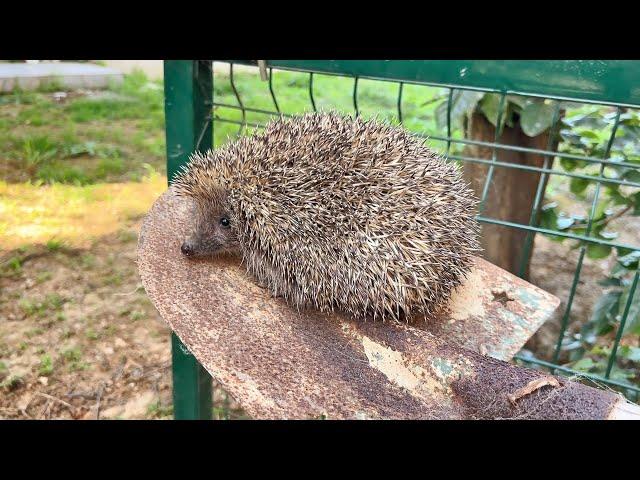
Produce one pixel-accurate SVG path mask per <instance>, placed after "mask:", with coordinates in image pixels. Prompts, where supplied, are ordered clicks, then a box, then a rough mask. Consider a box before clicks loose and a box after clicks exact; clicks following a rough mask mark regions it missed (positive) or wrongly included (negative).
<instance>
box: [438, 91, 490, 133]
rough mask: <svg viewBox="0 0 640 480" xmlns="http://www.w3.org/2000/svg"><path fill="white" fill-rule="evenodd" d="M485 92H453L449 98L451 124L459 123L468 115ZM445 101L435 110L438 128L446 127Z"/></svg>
mask: <svg viewBox="0 0 640 480" xmlns="http://www.w3.org/2000/svg"><path fill="white" fill-rule="evenodd" d="M484 95H485V92H475V91H473V90H454V91H453V95H452V96H451V123H460V121H461V120H462V119H463V118H464V117H465V116H467V115H470V114H471V112H472V111H473V109H474V108H476V105H477V104H478V102H479V101H480V99H481V98H482V97H483V96H484ZM447 103H448V102H447V101H444V102H442V103H441V104H440V105H438V107H437V108H436V113H435V115H436V123H437V125H438V127H439V128H445V127H446V126H447Z"/></svg>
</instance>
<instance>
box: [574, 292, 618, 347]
mask: <svg viewBox="0 0 640 480" xmlns="http://www.w3.org/2000/svg"><path fill="white" fill-rule="evenodd" d="M621 295H622V292H621V291H620V290H611V291H608V292H607V293H605V294H604V295H602V296H601V297H600V298H598V301H597V302H596V304H595V305H594V306H593V312H592V313H591V317H590V318H589V321H588V322H587V323H586V324H585V325H584V326H583V327H582V332H581V333H582V336H583V337H588V336H589V335H590V334H592V333H595V334H596V335H602V334H603V333H606V332H607V331H609V330H611V324H613V323H614V321H615V315H616V314H617V313H618V305H619V302H620V296H621Z"/></svg>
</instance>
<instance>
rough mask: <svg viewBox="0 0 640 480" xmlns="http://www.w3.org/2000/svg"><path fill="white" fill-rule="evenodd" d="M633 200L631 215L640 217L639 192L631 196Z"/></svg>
mask: <svg viewBox="0 0 640 480" xmlns="http://www.w3.org/2000/svg"><path fill="white" fill-rule="evenodd" d="M631 198H632V199H633V213H632V215H635V216H638V215H640V192H638V193H636V194H634V195H632V196H631Z"/></svg>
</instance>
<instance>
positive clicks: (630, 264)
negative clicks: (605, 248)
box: [618, 248, 640, 269]
mask: <svg viewBox="0 0 640 480" xmlns="http://www.w3.org/2000/svg"><path fill="white" fill-rule="evenodd" d="M618 251H620V248H618ZM638 260H640V250H635V251H632V252H630V253H628V254H626V255H624V256H622V257H618V262H620V263H621V264H622V265H623V266H624V267H626V268H628V269H632V268H637V267H638Z"/></svg>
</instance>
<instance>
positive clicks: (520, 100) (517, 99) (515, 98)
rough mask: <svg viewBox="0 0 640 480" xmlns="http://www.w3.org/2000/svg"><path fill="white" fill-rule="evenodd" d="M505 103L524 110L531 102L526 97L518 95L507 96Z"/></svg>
mask: <svg viewBox="0 0 640 480" xmlns="http://www.w3.org/2000/svg"><path fill="white" fill-rule="evenodd" d="M507 101H508V102H510V103H514V104H516V105H517V106H518V107H520V108H521V109H523V108H525V107H526V106H527V105H529V104H530V103H531V100H530V99H528V98H527V97H521V96H520V95H507Z"/></svg>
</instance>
